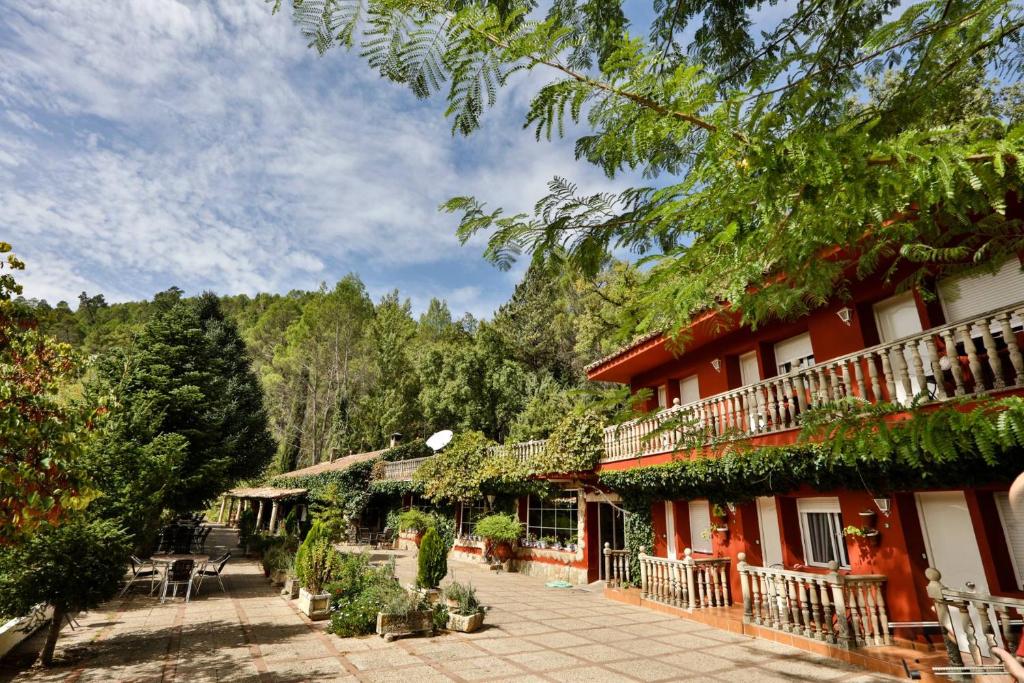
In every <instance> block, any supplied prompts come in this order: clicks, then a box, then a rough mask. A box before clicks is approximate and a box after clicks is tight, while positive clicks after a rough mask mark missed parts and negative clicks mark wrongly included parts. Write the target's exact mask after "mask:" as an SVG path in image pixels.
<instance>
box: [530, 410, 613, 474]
mask: <svg viewBox="0 0 1024 683" xmlns="http://www.w3.org/2000/svg"><path fill="white" fill-rule="evenodd" d="M603 455H604V421H603V420H602V419H601V418H600V417H599V416H598V415H596V414H594V413H590V412H588V413H584V414H582V415H576V414H571V413H570V414H569V415H566V416H565V417H564V418H563V419H562V421H561V422H560V423H559V425H558V427H557V428H556V429H555V431H554V432H553V433H552V434H551V437H550V438H549V439H548V441H547V443H546V444H544V454H543V456H541V457H539V458H537V459H535V461H534V462H531V463H530V467H531V468H532V469H533V470H534V471H535V472H537V473H549V472H589V471H590V470H592V469H594V467H596V466H597V463H599V462H600V461H601V456H603Z"/></svg>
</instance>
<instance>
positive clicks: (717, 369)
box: [711, 358, 722, 372]
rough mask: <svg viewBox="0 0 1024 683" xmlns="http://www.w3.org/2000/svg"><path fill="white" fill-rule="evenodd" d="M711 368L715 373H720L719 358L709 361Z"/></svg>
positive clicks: (720, 364) (720, 363)
mask: <svg viewBox="0 0 1024 683" xmlns="http://www.w3.org/2000/svg"><path fill="white" fill-rule="evenodd" d="M711 367H713V368H714V369H715V372H721V371H722V359H721V358H716V359H714V360H713V361H711Z"/></svg>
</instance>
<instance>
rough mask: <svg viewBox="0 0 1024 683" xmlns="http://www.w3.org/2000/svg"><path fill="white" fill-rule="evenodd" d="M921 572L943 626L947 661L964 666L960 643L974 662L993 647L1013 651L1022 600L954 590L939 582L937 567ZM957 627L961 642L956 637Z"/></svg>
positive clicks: (977, 663)
mask: <svg viewBox="0 0 1024 683" xmlns="http://www.w3.org/2000/svg"><path fill="white" fill-rule="evenodd" d="M924 573H925V577H926V578H927V579H928V596H929V597H930V598H931V599H932V601H933V602H934V603H935V615H936V617H937V618H938V620H939V624H941V625H942V626H943V635H944V640H945V643H946V652H947V653H948V654H949V661H950V664H952V665H953V666H954V667H963V666H964V661H963V655H962V654H961V649H962V647H963V645H966V648H967V649H966V651H967V652H968V653H969V654H970V656H971V659H972V660H973V664H974V666H980V665H984V664H985V663H986V661H987V659H986V658H988V657H990V656H991V654H990V652H991V648H993V647H1001V648H1003V649H1004V650H1006V651H1007V652H1011V653H1016V652H1017V646H1018V644H1019V642H1020V637H1021V634H1020V633H1019V631H1018V630H1017V628H1016V627H1017V626H1019V625H1020V623H1021V619H1022V618H1024V600H1021V599H1019V598H1005V597H1000V596H995V595H989V594H987V593H977V592H975V591H972V590H954V589H951V588H947V587H946V586H943V585H942V574H941V573H939V570H938V569H934V568H932V567H929V568H928V569H926V570H925V572H924ZM957 631H959V632H960V634H961V637H962V642H959V641H958V638H957ZM1018 659H1019V658H1018Z"/></svg>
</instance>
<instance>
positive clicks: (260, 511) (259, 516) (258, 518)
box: [253, 498, 263, 529]
mask: <svg viewBox="0 0 1024 683" xmlns="http://www.w3.org/2000/svg"><path fill="white" fill-rule="evenodd" d="M262 521H263V499H262V498H260V506H259V508H258V509H257V510H256V525H255V526H254V527H253V528H254V529H259V528H260V522H262Z"/></svg>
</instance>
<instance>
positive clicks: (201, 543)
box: [192, 526, 213, 553]
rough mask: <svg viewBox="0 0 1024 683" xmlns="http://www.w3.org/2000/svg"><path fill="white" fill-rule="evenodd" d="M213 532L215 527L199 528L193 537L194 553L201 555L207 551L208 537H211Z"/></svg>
mask: <svg viewBox="0 0 1024 683" xmlns="http://www.w3.org/2000/svg"><path fill="white" fill-rule="evenodd" d="M212 530H213V527H209V526H203V527H199V529H198V530H197V531H196V533H195V534H194V535H193V536H192V552H194V553H200V552H203V551H205V550H206V537H207V536H209V535H210V531H212Z"/></svg>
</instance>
